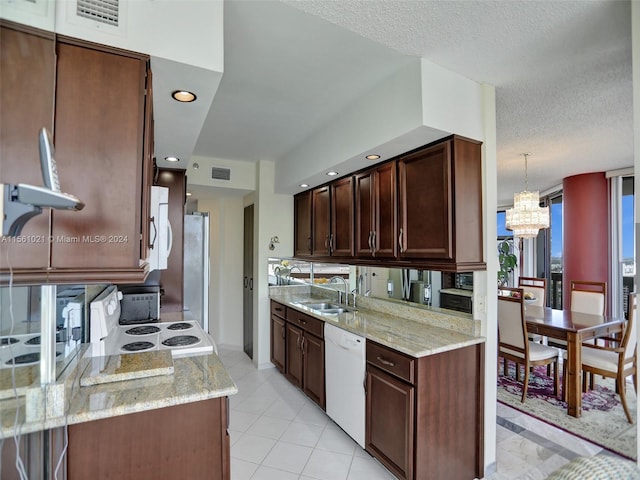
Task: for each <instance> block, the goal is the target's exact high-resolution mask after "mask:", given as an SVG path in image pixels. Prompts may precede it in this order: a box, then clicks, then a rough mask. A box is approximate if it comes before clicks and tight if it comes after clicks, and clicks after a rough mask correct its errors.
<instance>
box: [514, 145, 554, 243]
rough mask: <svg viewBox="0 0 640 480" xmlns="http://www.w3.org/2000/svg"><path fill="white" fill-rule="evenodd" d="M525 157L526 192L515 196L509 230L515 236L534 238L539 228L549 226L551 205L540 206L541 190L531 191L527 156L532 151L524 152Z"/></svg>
mask: <svg viewBox="0 0 640 480" xmlns="http://www.w3.org/2000/svg"><path fill="white" fill-rule="evenodd" d="M521 155H522V156H523V157H524V192H520V193H516V194H515V195H514V196H513V208H509V209H508V210H507V218H506V220H507V222H506V223H507V230H512V231H513V235H514V236H515V237H520V238H533V237H536V236H537V235H538V230H540V229H542V228H549V207H540V194H539V192H537V191H536V192H529V191H528V186H529V185H528V183H529V179H528V177H527V158H528V157H529V155H531V154H530V153H522V154H521Z"/></svg>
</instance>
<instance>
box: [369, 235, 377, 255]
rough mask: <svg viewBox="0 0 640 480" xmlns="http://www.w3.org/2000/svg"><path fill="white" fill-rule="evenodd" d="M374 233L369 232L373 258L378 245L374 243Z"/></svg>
mask: <svg viewBox="0 0 640 480" xmlns="http://www.w3.org/2000/svg"><path fill="white" fill-rule="evenodd" d="M376 237H377V235H376V231H375V230H374V231H373V232H371V254H372V255H373V256H374V257H375V256H376V252H377V251H378V245H377V242H376Z"/></svg>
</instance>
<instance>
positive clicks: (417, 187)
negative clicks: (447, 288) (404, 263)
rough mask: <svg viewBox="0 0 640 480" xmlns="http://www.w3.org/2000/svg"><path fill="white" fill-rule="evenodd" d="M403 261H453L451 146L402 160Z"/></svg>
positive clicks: (444, 144) (400, 240) (400, 231)
mask: <svg viewBox="0 0 640 480" xmlns="http://www.w3.org/2000/svg"><path fill="white" fill-rule="evenodd" d="M398 175H399V179H398V180H399V188H400V191H399V203H400V205H399V215H400V222H399V223H400V225H399V229H398V243H399V250H400V253H399V256H400V258H434V259H447V260H448V259H451V258H452V254H453V252H452V232H451V227H452V224H451V217H452V211H451V209H452V198H451V194H452V192H451V142H450V141H446V142H442V143H439V144H437V145H433V146H431V147H429V148H425V149H423V150H419V151H417V152H415V153H413V154H411V155H408V156H405V157H402V158H400V160H398Z"/></svg>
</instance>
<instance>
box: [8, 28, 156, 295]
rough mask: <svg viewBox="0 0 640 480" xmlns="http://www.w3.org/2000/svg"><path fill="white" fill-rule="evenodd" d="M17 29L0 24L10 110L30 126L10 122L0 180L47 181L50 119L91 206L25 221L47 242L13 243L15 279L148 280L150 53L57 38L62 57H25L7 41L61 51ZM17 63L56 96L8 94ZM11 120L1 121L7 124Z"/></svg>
mask: <svg viewBox="0 0 640 480" xmlns="http://www.w3.org/2000/svg"><path fill="white" fill-rule="evenodd" d="M17 35H19V36H20V37H21V38H16V32H12V31H11V29H9V28H7V27H6V25H5V24H4V23H3V24H2V42H3V57H2V62H3V63H4V62H5V55H4V54H5V52H13V53H12V59H9V60H10V61H11V62H12V64H11V68H7V69H5V68H2V72H3V73H2V74H3V76H2V82H3V89H2V95H3V97H2V116H3V119H4V116H5V113H7V114H9V113H10V112H11V111H13V112H14V113H16V114H17V117H16V118H19V119H21V120H20V121H19V122H17V123H16V124H15V125H17V126H20V124H21V123H22V124H24V125H23V126H24V127H25V128H24V131H23V132H22V133H21V135H18V136H16V135H13V133H11V131H6V130H5V129H4V127H3V129H2V156H3V159H5V160H3V168H2V178H1V179H0V180H2V182H7V183H31V184H34V185H42V178H41V174H40V163H39V158H38V154H37V149H38V130H39V129H40V128H41V127H42V126H47V127H48V128H49V130H50V131H51V132H52V133H53V140H54V145H55V153H56V157H55V159H56V163H57V169H58V174H59V178H60V185H61V189H62V190H63V191H65V192H69V193H71V194H73V195H75V196H76V197H78V198H79V199H80V200H82V201H83V202H84V204H85V207H84V208H83V209H82V210H81V211H65V210H53V211H52V210H47V209H45V210H44V211H43V213H42V214H41V215H39V216H37V217H36V218H34V219H31V220H30V221H29V222H28V223H27V225H26V226H25V229H24V230H23V232H22V233H23V235H29V236H30V237H29V238H33V239H42V241H38V242H25V243H24V244H23V246H19V245H16V248H13V247H12V251H11V258H12V265H11V267H12V269H13V281H14V282H16V283H49V282H54V283H77V282H82V283H87V282H109V283H140V282H142V281H144V279H145V277H146V274H147V272H146V269H145V259H146V257H147V249H148V246H147V243H148V230H149V221H148V205H149V201H150V189H149V187H150V185H151V176H152V158H151V155H152V148H153V138H152V132H151V125H149V122H150V119H151V112H150V109H151V104H152V99H151V94H150V90H149V88H148V87H150V85H149V84H148V82H149V81H150V79H149V77H148V74H149V57H148V56H147V55H142V54H138V53H134V52H128V51H124V50H120V49H115V48H110V47H104V46H101V45H96V44H93V43H89V42H85V41H81V40H76V39H72V38H67V37H62V36H58V37H57V39H56V44H55V46H56V58H55V60H50V59H49V58H48V57H47V56H46V55H44V53H43V54H42V55H40V56H38V55H33V56H31V57H29V58H26V57H25V58H21V57H20V56H17V55H18V53H17V52H16V51H15V50H13V49H11V48H10V49H7V46H11V45H14V44H15V42H16V41H17V42H20V44H23V43H24V42H25V41H26V42H28V43H29V44H31V43H35V44H36V45H40V46H39V47H38V49H39V50H40V51H42V52H44V51H45V50H46V49H47V48H49V47H50V48H52V49H53V43H52V42H51V40H48V39H46V38H45V39H42V38H41V37H39V36H38V35H36V34H33V33H28V32H27V33H20V32H18V33H17ZM5 40H6V41H5ZM47 42H48V43H47ZM36 51H38V50H36ZM9 60H8V61H9ZM14 61H15V62H16V63H15V65H16V68H18V69H19V70H20V72H22V73H20V74H19V77H20V79H23V78H29V79H31V78H32V77H33V80H31V81H30V83H32V82H40V83H41V85H40V87H36V86H32V87H29V90H30V91H36V92H40V90H39V89H40V88H42V89H43V91H46V89H47V88H48V89H52V90H53V93H54V95H55V102H51V100H50V98H49V100H48V101H47V102H48V105H47V106H45V105H40V104H39V103H38V102H37V99H38V98H39V97H40V95H39V94H35V95H31V96H29V98H28V99H26V101H23V102H21V105H20V106H17V105H13V104H12V103H11V102H10V100H9V99H5V92H7V93H9V92H10V91H11V90H12V89H11V88H10V87H9V85H10V84H9V83H7V84H5V76H4V74H5V72H9V71H14V63H13V62H14ZM50 61H53V62H55V63H53V64H52V68H54V70H55V72H56V77H55V83H53V82H51V84H50V85H47V83H48V82H47V80H48V81H51V79H50V78H48V77H47V75H46V73H43V70H44V69H48V68H49V67H45V66H42V65H40V62H50ZM20 81H22V80H20ZM53 85H55V88H54V87H53ZM5 86H7V88H5ZM20 89H24V84H22V86H21V87H20ZM5 100H6V101H5ZM5 105H7V106H8V107H9V108H8V109H7V111H6V112H5ZM21 109H22V110H23V111H22V112H21V113H17V112H16V111H19V110H21ZM53 118H55V123H54V124H53V125H52V119H53ZM20 122H21V123H20ZM25 122H26V123H25ZM13 124H14V123H13V121H12V122H4V121H3V125H13ZM27 124H28V125H27ZM20 128H22V127H20ZM5 135H7V136H6V137H5ZM24 149H26V150H24ZM34 243H36V244H35V245H34ZM8 277H9V275H8V266H6V265H4V263H3V264H2V265H0V284H4V283H6V282H8Z"/></svg>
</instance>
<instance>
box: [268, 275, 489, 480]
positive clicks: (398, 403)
mask: <svg viewBox="0 0 640 480" xmlns="http://www.w3.org/2000/svg"><path fill="white" fill-rule="evenodd" d="M323 290H324V292H323ZM334 293H335V295H334ZM334 297H336V298H337V292H331V290H328V289H320V288H316V287H308V288H306V289H305V287H295V288H290V287H272V289H271V290H270V299H271V328H272V331H271V346H272V362H273V363H274V364H276V367H277V368H278V369H279V370H280V371H281V372H282V373H283V374H284V375H285V376H286V377H287V378H288V379H289V380H290V381H292V383H294V385H296V386H298V387H299V388H302V390H303V391H304V392H305V393H306V394H307V395H308V396H309V398H311V399H312V400H313V401H315V402H316V403H318V404H319V405H320V406H321V407H322V408H324V393H325V392H324V389H323V384H324V383H323V382H324V378H325V375H326V378H329V375H331V374H334V372H329V371H325V365H324V356H323V349H324V345H325V339H324V327H327V325H332V326H335V327H338V328H339V329H342V330H345V331H347V332H351V333H354V334H356V335H358V336H361V337H364V338H365V340H366V365H365V367H366V368H365V370H363V374H364V379H363V381H362V380H359V379H356V378H355V377H354V379H353V380H350V381H353V382H357V383H358V385H363V386H362V387H360V388H364V390H365V396H364V398H365V400H354V399H353V397H354V395H352V396H349V397H347V396H345V397H344V398H342V403H343V404H346V403H348V404H349V405H351V407H350V409H351V410H350V411H353V412H362V411H363V410H364V416H365V449H366V451H367V452H369V453H370V454H371V455H373V456H374V457H376V458H377V459H378V460H379V461H380V462H381V463H382V464H384V465H385V466H386V467H387V468H388V469H389V470H390V471H391V472H392V473H393V474H394V475H395V476H396V477H397V478H399V479H406V480H420V479H424V478H429V479H431V478H433V479H447V480H471V479H474V478H482V477H483V475H484V451H483V445H484V419H483V412H484V389H483V388H484V342H485V339H484V337H482V336H481V335H479V334H478V333H477V331H476V326H477V325H476V323H475V321H474V320H473V318H472V317H471V315H468V314H461V313H457V312H451V314H450V313H448V312H446V311H443V310H441V309H437V308H413V307H411V306H409V305H406V304H404V303H399V302H384V301H376V300H373V299H368V298H361V297H358V298H359V301H360V305H359V306H358V307H357V309H355V310H354V309H353V307H352V306H350V308H346V309H345V308H328V310H327V311H328V312H331V311H334V313H322V311H319V310H318V309H317V308H313V307H311V306H309V305H310V304H313V303H315V304H322V303H329V304H334V305H332V306H336V307H337V305H335V304H337V303H338V302H337V301H336V298H334ZM444 327H446V328H444ZM328 341H329V340H327V342H328ZM346 346H348V345H346ZM326 351H327V352H329V351H330V350H329V349H327V350H326ZM327 355H329V353H327ZM300 365H302V367H300ZM301 372H302V373H301ZM358 402H363V403H365V405H364V406H362V403H360V405H359V406H358ZM327 413H328V414H329V413H330V412H329V410H328V409H327ZM356 415H363V414H362V413H357V414H356Z"/></svg>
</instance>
